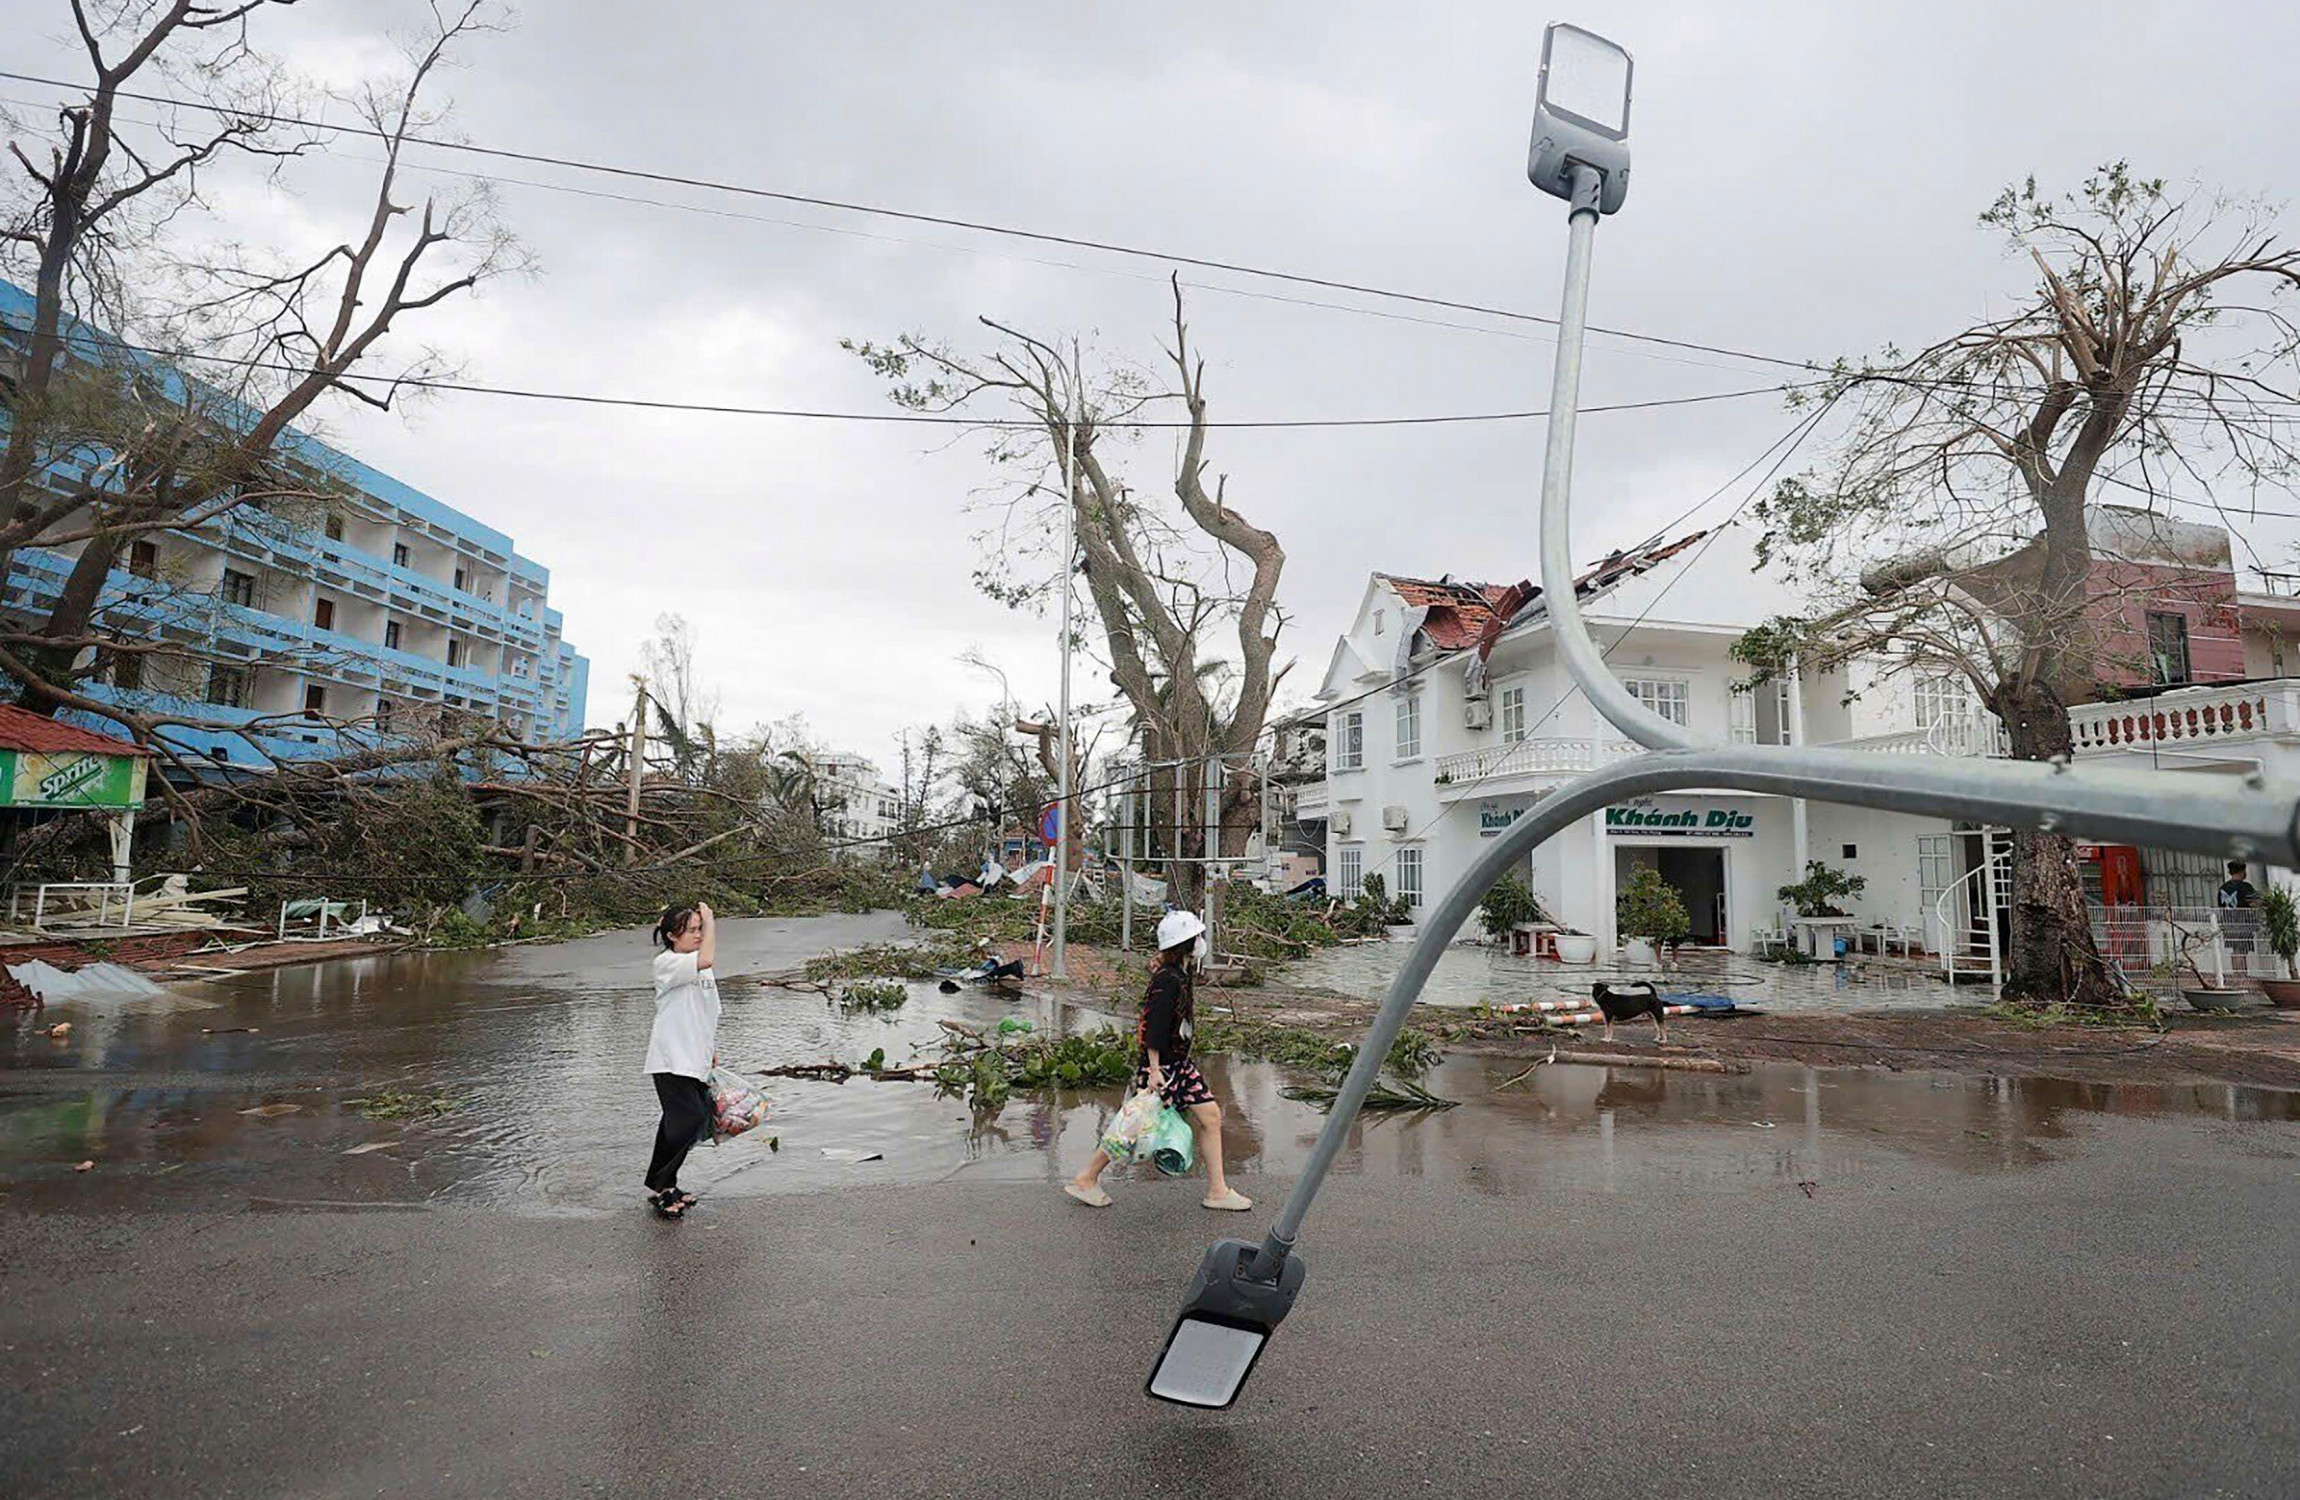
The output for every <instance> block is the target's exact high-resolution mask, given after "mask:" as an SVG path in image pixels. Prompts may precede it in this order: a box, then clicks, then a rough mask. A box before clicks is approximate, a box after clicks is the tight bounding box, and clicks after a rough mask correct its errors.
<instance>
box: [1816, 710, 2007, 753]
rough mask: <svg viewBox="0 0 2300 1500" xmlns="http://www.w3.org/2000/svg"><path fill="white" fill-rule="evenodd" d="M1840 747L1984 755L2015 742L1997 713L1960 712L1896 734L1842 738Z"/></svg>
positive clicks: (1883, 751)
mask: <svg viewBox="0 0 2300 1500" xmlns="http://www.w3.org/2000/svg"><path fill="white" fill-rule="evenodd" d="M1836 748H1838V749H1842V750H1868V751H1873V752H1875V753H1877V754H1880V755H1970V756H1979V757H1983V758H1993V757H1999V756H2005V755H2009V754H2011V753H2012V746H2011V745H2010V743H2009V742H2008V741H2007V740H2006V738H2005V731H2004V725H2002V724H2001V723H1999V722H1998V721H1997V716H1996V715H1995V714H1988V713H1977V714H1957V715H1954V716H1947V717H1943V718H1938V719H1935V720H1934V721H1933V722H1932V724H1931V725H1930V726H1929V727H1927V728H1924V729H1904V730H1900V731H1898V732H1896V733H1893V734H1871V735H1864V736H1863V737H1861V738H1860V739H1857V740H1839V741H1838V742H1837V745H1836Z"/></svg>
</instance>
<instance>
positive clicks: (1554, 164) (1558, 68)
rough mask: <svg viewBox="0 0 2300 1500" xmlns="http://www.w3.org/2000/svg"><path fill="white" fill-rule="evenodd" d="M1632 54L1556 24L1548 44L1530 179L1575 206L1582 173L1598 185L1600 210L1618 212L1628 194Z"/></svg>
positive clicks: (1536, 109)
mask: <svg viewBox="0 0 2300 1500" xmlns="http://www.w3.org/2000/svg"><path fill="white" fill-rule="evenodd" d="M1632 66H1633V65H1632V64H1631V62H1630V58H1629V54H1628V52H1627V51H1625V50H1623V49H1622V48H1620V47H1618V46H1615V45H1614V44H1613V43H1612V42H1609V41H1607V40H1606V39H1605V38H1603V37H1601V36H1599V35H1597V34H1596V33H1595V32H1593V31H1584V30H1582V29H1581V28H1580V27H1578V26H1570V25H1567V24H1566V23H1565V22H1563V21H1553V22H1551V23H1550V27H1549V30H1548V31H1546V32H1544V33H1543V34H1542V39H1541V84H1540V88H1539V90H1538V92H1537V93H1536V95H1535V98H1534V105H1533V146H1532V149H1531V151H1530V152H1529V153H1528V154H1527V157H1526V164H1525V175H1526V176H1527V177H1528V178H1530V179H1531V180H1532V182H1533V185H1534V186H1535V187H1537V188H1540V189H1541V190H1542V191H1543V192H1545V193H1549V194H1552V195H1554V196H1556V197H1559V198H1563V199H1566V200H1567V201H1568V202H1574V201H1575V200H1574V179H1575V177H1576V176H1577V175H1578V173H1577V172H1576V168H1581V167H1586V168H1588V169H1589V170H1590V171H1591V172H1594V173H1595V174H1596V176H1597V180H1598V188H1597V197H1596V201H1595V203H1594V204H1586V205H1585V204H1582V203H1578V202H1576V203H1575V206H1576V207H1582V206H1589V207H1594V208H1596V209H1597V211H1598V212H1600V213H1608V214H1610V213H1615V212H1618V211H1619V210H1620V208H1621V204H1622V200H1624V199H1626V198H1627V197H1628V196H1629V79H1630V73H1631V71H1632Z"/></svg>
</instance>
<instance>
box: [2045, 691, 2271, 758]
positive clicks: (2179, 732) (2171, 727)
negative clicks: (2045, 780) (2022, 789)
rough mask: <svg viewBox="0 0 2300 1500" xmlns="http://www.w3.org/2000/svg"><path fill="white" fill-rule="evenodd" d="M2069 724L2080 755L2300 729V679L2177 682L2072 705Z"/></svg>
mask: <svg viewBox="0 0 2300 1500" xmlns="http://www.w3.org/2000/svg"><path fill="white" fill-rule="evenodd" d="M2068 725H2069V731H2070V733H2071V734H2072V735H2073V736H2074V737H2075V741H2076V752H2077V754H2079V755H2083V754H2085V753H2086V752H2088V751H2089V752H2092V753H2095V754H2098V753H2100V752H2102V751H2107V750H2136V749H2155V748H2158V747H2160V746H2180V747H2182V748H2187V747H2190V746H2204V745H2213V744H2228V743H2231V742H2233V741H2237V740H2249V739H2257V738H2258V737H2260V736H2261V735H2269V734H2300V681H2295V680H2293V679H2290V678H2279V679H2278V680H2276V681H2274V682H2249V683H2243V684H2240V685H2233V686H2229V687H2221V688H2177V689H2175V690H2173V691H2172V692H2169V693H2160V694H2158V695H2157V696H2156V697H2154V698H2145V699H2137V700H2134V701H2132V702H2128V703H2081V704H2078V705H2077V706H2076V707H2074V708H2072V709H2070V710H2069V711H2068Z"/></svg>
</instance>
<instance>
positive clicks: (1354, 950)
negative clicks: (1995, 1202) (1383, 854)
mask: <svg viewBox="0 0 2300 1500" xmlns="http://www.w3.org/2000/svg"><path fill="white" fill-rule="evenodd" d="M1412 951H1413V945H1412V944H1411V943H1391V942H1371V943H1359V944H1351V945H1346V946H1342V947H1334V948H1322V949H1320V950H1318V951H1317V952H1315V953H1312V954H1311V955H1310V956H1309V957H1307V958H1304V959H1301V960H1299V961H1297V962H1294V963H1290V964H1287V965H1284V966H1283V967H1281V968H1280V969H1279V970H1278V971H1277V972H1276V974H1275V975H1273V977H1272V982H1273V983H1274V984H1278V985H1285V986H1294V987H1299V988H1303V989H1322V990H1331V991H1333V992H1335V993H1337V994H1343V995H1349V996H1352V997H1355V998H1362V999H1368V1000H1372V999H1379V998H1380V997H1381V996H1382V994H1383V993H1384V992H1386V991H1387V990H1388V989H1389V986H1390V981H1391V980H1392V979H1394V978H1396V977H1397V972H1398V970H1399V969H1400V968H1401V967H1403V966H1404V964H1405V959H1406V955H1407V954H1408V953H1410V952H1412ZM1638 979H1649V980H1651V981H1653V982H1654V983H1655V984H1657V985H1659V986H1660V987H1661V989H1662V990H1663V992H1664V993H1669V992H1676V991H1688V990H1689V991H1693V992H1696V993H1699V994H1706V995H1723V996H1725V997H1727V998H1728V999H1731V1000H1733V1001H1736V1002H1738V1003H1740V1004H1743V1005H1756V1006H1761V1007H1764V1008H1766V1009H1769V1010H1779V1011H1831V1010H1839V1011H1845V1010H1898V1009H1909V1010H1938V1009H1941V1008H1942V1007H1945V1006H1950V1005H1958V1004H1976V1003H1977V1004H1987V1003H1989V1002H1990V1001H1992V1000H1994V999H1995V998H1996V997H1995V993H1994V992H1993V991H1992V990H1991V989H1990V988H1989V987H1988V986H1987V985H1975V984H1965V985H1963V986H1954V985H1951V984H1949V983H1948V982H1947V981H1946V980H1944V979H1943V978H1941V972H1940V969H1939V967H1938V965H1936V964H1932V963H1928V962H1926V961H1924V960H1922V959H1908V958H1898V957H1895V958H1880V957H1877V956H1875V955H1873V954H1870V955H1861V956H1858V957H1848V958H1846V959H1844V960H1843V961H1842V962H1839V963H1825V964H1798V965H1790V964H1777V963H1761V962H1759V961H1758V960H1756V959H1754V958H1750V957H1748V956H1746V955H1744V954H1739V953H1732V952H1727V951H1725V950H1723V949H1687V950H1686V951H1685V953H1684V955H1683V958H1682V960H1681V961H1680V963H1679V964H1678V965H1677V966H1676V967H1674V968H1671V969H1666V970H1663V969H1657V968H1651V967H1629V966H1625V965H1621V964H1605V963H1595V964H1565V963H1559V962H1557V961H1556V960H1554V959H1543V958H1515V957H1512V956H1511V955H1510V953H1509V951H1508V950H1507V949H1505V948H1498V947H1488V946H1485V945H1483V944H1474V943H1454V944H1451V945H1450V946H1448V947H1447V948H1446V950H1445V952H1444V954H1443V955H1442V956H1441V957H1440V958H1439V959H1438V965H1437V968H1436V970H1435V971H1434V972H1432V973H1431V975H1430V978H1429V983H1428V984H1427V985H1426V986H1425V987H1424V988H1423V990H1422V995H1421V1003H1422V1004H1424V1005H1450V1006H1465V1007H1466V1006H1478V1005H1506V1004H1510V1003H1512V1002H1515V1001H1521V1000H1556V999H1562V998H1564V997H1566V996H1572V995H1578V996H1580V997H1581V998H1583V999H1587V998H1588V995H1589V987H1590V985H1591V984H1593V983H1595V982H1597V981H1599V980H1638Z"/></svg>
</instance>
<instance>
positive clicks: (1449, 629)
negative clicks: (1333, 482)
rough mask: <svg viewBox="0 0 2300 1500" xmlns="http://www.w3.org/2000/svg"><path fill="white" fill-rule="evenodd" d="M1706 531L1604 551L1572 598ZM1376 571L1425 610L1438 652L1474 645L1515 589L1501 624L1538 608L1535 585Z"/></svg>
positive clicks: (1652, 563) (1657, 560)
mask: <svg viewBox="0 0 2300 1500" xmlns="http://www.w3.org/2000/svg"><path fill="white" fill-rule="evenodd" d="M1708 534H1709V533H1708V532H1707V531H1694V532H1688V533H1687V534H1686V535H1684V536H1681V537H1679V538H1678V539H1677V540H1676V541H1673V542H1652V543H1648V544H1646V545H1645V546H1642V547H1633V548H1631V549H1629V550H1628V551H1625V552H1624V551H1616V552H1612V553H1608V554H1607V555H1606V556H1604V557H1602V558H1600V559H1598V560H1597V561H1596V562H1595V563H1592V564H1591V565H1590V566H1589V568H1588V569H1587V570H1586V571H1584V572H1583V573H1582V574H1581V575H1580V576H1579V577H1577V578H1575V579H1574V580H1573V593H1574V597H1575V598H1577V599H1588V598H1590V597H1592V596H1593V595H1596V594H1600V593H1603V592H1604V591H1605V590H1607V589H1609V588H1612V587H1613V586H1614V585H1615V584H1617V583H1619V582H1621V581H1622V580H1623V579H1625V578H1634V577H1636V576H1637V575H1638V574H1640V573H1645V572H1650V571H1651V570H1652V569H1654V568H1656V567H1659V566H1660V565H1661V564H1662V563H1665V562H1667V561H1669V559H1671V558H1673V557H1675V556H1677V555H1678V554H1679V553H1681V552H1683V551H1684V550H1685V549H1686V548H1688V547H1690V546H1693V545H1694V544H1695V543H1697V542H1699V541H1700V540H1701V539H1702V538H1703V537H1705V536H1707V535H1708ZM1374 576H1375V577H1377V578H1379V579H1381V580H1382V582H1384V583H1386V584H1388V585H1389V587H1390V591H1391V592H1392V593H1394V594H1396V595H1397V596H1398V597H1399V598H1400V599H1402V600H1404V601H1405V603H1406V604H1407V605H1408V606H1409V607H1411V608H1415V609H1427V610H1428V611H1429V613H1428V615H1427V616H1425V617H1424V619H1423V620H1422V634H1423V635H1424V636H1425V637H1426V638H1427V639H1428V640H1429V643H1430V644H1431V645H1432V646H1434V647H1436V648H1437V649H1438V650H1440V651H1461V650H1466V649H1468V648H1469V647H1472V646H1475V645H1476V644H1477V643H1478V641H1479V640H1480V639H1481V638H1482V637H1484V636H1485V634H1486V632H1487V631H1488V629H1489V628H1491V627H1492V626H1493V624H1494V621H1495V618H1496V616H1497V614H1498V613H1499V611H1501V610H1503V609H1505V608H1508V607H1509V604H1510V601H1511V597H1512V595H1513V593H1518V594H1519V595H1520V597H1522V598H1523V599H1524V601H1525V602H1524V603H1523V604H1520V605H1518V607H1517V608H1516V609H1514V610H1512V611H1511V613H1510V615H1509V618H1507V619H1503V620H1501V621H1500V625H1501V627H1502V628H1505V629H1506V628H1507V627H1508V626H1509V625H1510V624H1512V623H1513V622H1515V621H1517V620H1520V619H1530V618H1532V617H1533V616H1534V615H1535V614H1538V613H1539V611H1540V604H1541V587H1540V585H1538V584H1533V585H1520V584H1505V583H1470V582H1466V581H1464V582H1456V581H1455V580H1454V579H1453V578H1452V577H1451V576H1450V575H1448V576H1447V577H1444V578H1401V577H1399V576H1397V575H1396V574H1394V573H1377V574H1375V575H1374ZM1495 633H1496V634H1498V633H1499V632H1498V631H1496V632H1495Z"/></svg>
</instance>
